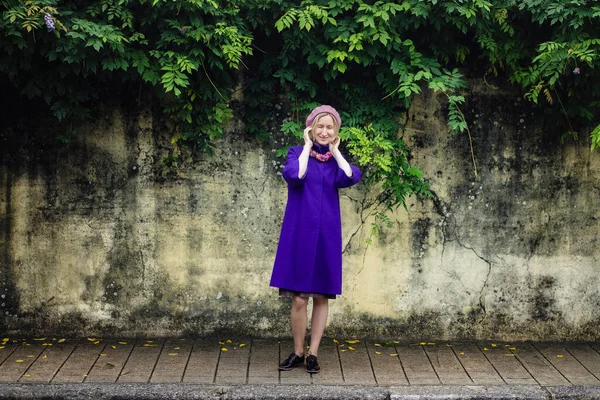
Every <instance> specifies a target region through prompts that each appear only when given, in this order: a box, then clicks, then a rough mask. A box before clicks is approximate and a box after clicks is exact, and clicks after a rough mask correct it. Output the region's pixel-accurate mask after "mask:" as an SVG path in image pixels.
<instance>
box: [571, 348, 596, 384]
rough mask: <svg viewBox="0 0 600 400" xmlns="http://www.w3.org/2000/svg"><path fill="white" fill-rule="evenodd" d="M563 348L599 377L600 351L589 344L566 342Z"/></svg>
mask: <svg viewBox="0 0 600 400" xmlns="http://www.w3.org/2000/svg"><path fill="white" fill-rule="evenodd" d="M565 348H566V349H567V350H568V351H569V353H571V355H572V356H573V357H575V358H576V359H577V361H579V362H580V363H581V364H582V365H583V366H584V367H585V368H586V369H587V370H588V371H589V372H590V373H591V374H592V375H594V376H595V377H596V378H597V379H600V353H598V352H597V351H596V350H594V349H593V348H592V346H590V345H589V344H577V343H568V344H566V345H565Z"/></svg>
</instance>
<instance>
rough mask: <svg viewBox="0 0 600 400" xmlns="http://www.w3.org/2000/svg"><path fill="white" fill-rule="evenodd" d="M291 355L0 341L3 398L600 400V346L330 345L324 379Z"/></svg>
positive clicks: (159, 343) (206, 343) (178, 342)
mask: <svg viewBox="0 0 600 400" xmlns="http://www.w3.org/2000/svg"><path fill="white" fill-rule="evenodd" d="M291 349H292V343H291V341H289V340H282V341H278V340H275V339H274V340H262V339H260V340H259V339H250V338H248V339H245V340H229V339H227V338H223V339H221V340H218V339H196V340H194V339H179V338H171V339H137V340H132V339H107V340H104V339H100V338H83V339H71V338H66V339H65V338H58V337H56V338H53V337H40V338H26V339H23V338H4V339H3V338H1V337H0V398H42V397H44V398H73V397H80V398H86V397H87V398H89V397H94V398H231V399H233V398H238V399H241V398H248V399H249V398H253V399H254V398H256V399H259V398H331V399H333V398H373V399H375V398H377V399H379V398H381V399H387V398H393V399H400V398H416V397H421V398H532V399H534V398H535V399H542V398H543V399H550V398H597V399H600V343H587V344H583V343H582V344H578V343H568V344H565V343H501V342H495V343H492V342H480V343H475V342H462V343H459V342H449V343H433V342H421V343H417V342H413V343H406V342H390V341H388V342H374V341H370V340H356V339H354V340H352V339H347V340H345V339H342V338H338V339H333V338H324V339H323V342H322V345H321V348H320V350H319V362H320V364H321V368H322V370H321V373H319V374H315V375H310V374H308V373H306V371H305V370H303V369H296V370H293V371H288V372H279V371H278V370H277V365H278V364H279V362H281V361H282V360H283V359H285V358H286V357H287V356H288V354H289V353H290V352H291ZM119 393H120V394H119ZM236 393H237V394H236ZM92 394H93V395H92ZM52 396H54V397H52ZM162 396H165V397H162Z"/></svg>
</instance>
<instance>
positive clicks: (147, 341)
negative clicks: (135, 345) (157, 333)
mask: <svg viewBox="0 0 600 400" xmlns="http://www.w3.org/2000/svg"><path fill="white" fill-rule="evenodd" d="M146 343H154V340H146Z"/></svg>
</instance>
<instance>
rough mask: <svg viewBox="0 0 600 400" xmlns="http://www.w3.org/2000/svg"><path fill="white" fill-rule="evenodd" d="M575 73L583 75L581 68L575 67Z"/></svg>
mask: <svg viewBox="0 0 600 400" xmlns="http://www.w3.org/2000/svg"><path fill="white" fill-rule="evenodd" d="M573 73H574V74H575V75H579V74H580V73H581V70H580V69H579V67H575V69H574V70H573Z"/></svg>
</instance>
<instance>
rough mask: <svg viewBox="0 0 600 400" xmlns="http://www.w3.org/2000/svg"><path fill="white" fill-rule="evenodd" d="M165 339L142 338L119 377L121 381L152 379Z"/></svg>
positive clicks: (135, 381)
mask: <svg viewBox="0 0 600 400" xmlns="http://www.w3.org/2000/svg"><path fill="white" fill-rule="evenodd" d="M164 343H165V341H164V340H162V339H161V340H158V339H140V340H138V341H136V343H135V346H134V348H133V350H132V352H131V354H130V355H129V358H128V359H127V362H126V363H125V366H124V367H123V370H122V371H121V374H120V375H119V377H118V378H117V382H119V383H145V382H148V381H149V380H150V376H152V371H153V370H154V367H155V366H156V362H157V361H158V357H159V356H160V353H161V351H162V348H163V345H164Z"/></svg>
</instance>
